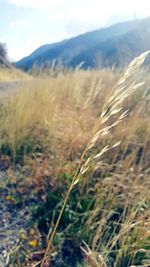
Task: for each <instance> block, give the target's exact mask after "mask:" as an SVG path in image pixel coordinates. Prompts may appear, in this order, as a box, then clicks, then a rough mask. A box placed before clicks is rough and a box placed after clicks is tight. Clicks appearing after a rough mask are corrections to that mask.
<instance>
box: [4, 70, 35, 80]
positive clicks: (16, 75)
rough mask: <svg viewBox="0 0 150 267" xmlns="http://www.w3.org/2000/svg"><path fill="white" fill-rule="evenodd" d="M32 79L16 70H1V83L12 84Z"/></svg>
mask: <svg viewBox="0 0 150 267" xmlns="http://www.w3.org/2000/svg"><path fill="white" fill-rule="evenodd" d="M29 79H31V77H30V76H29V75H28V74H26V73H24V72H23V71H20V70H17V69H15V68H12V69H8V68H0V82H11V81H20V80H29Z"/></svg>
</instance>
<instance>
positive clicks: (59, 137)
mask: <svg viewBox="0 0 150 267" xmlns="http://www.w3.org/2000/svg"><path fill="white" fill-rule="evenodd" d="M145 57H146V55H145V54H144V55H142V56H141V57H140V58H138V59H136V60H135V61H134V62H132V64H131V65H130V66H129V68H128V69H127V70H125V71H124V73H125V74H123V72H122V71H117V70H109V69H102V70H87V71H84V70H82V69H80V68H76V69H75V70H65V69H61V70H59V71H58V70H57V69H55V68H54V67H53V68H51V69H42V70H37V69H33V71H32V75H33V76H34V79H33V81H32V80H31V81H30V83H28V85H26V84H22V85H21V86H20V87H19V88H16V89H13V91H12V92H11V94H10V93H9V94H5V97H4V96H2V97H1V103H0V155H1V165H2V166H3V168H4V171H5V175H6V177H7V179H5V180H4V181H0V189H1V190H6V189H7V190H6V191H7V195H6V202H8V204H9V205H11V207H12V208H13V206H17V208H18V209H23V208H24V206H25V205H27V203H29V213H30V215H31V221H30V224H29V225H28V226H27V228H25V229H22V230H21V232H20V239H19V240H18V241H17V245H16V246H15V247H14V248H13V249H12V250H11V252H10V254H9V257H8V258H7V261H8V266H16V267H19V266H43V267H44V266H45V267H46V266H54V267H69V266H70V267H73V266H74V267H98V266H100V267H131V266H132V267H133V266H136V267H140V266H143V267H144V266H145V267H146V266H147V267H148V266H150V123H149V118H150V78H149V73H148V72H147V71H146V70H143V69H142V68H141V69H139V68H140V66H141V64H142V63H143V60H144V58H145ZM118 81H119V82H118ZM143 82H144V83H143ZM1 94H2V93H1ZM92 129H93V130H92ZM87 144H88V145H87ZM74 173H75V175H74ZM67 192H69V194H68V196H67ZM65 199H66V203H65V202H64V201H65ZM64 203H65V206H64V209H63V210H62V207H63V204H64ZM61 211H62V216H61V218H60V221H59V224H58V227H57V229H55V228H54V227H55V225H56V223H57V222H58V221H57V219H58V216H59V214H60V212H61ZM24 221H26V217H24ZM53 229H55V230H56V232H55V230H53ZM54 234H55V235H54ZM49 240H50V242H49ZM51 241H52V242H51ZM46 247H47V251H46V254H45V257H44V252H45V249H46ZM43 257H44V261H42V259H43Z"/></svg>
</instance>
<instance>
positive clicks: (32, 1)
mask: <svg viewBox="0 0 150 267" xmlns="http://www.w3.org/2000/svg"><path fill="white" fill-rule="evenodd" d="M8 2H9V3H11V4H14V5H16V6H20V7H27V8H39V9H53V8H55V7H57V6H59V5H60V4H62V3H63V2H64V0H55V1H50V0H8Z"/></svg>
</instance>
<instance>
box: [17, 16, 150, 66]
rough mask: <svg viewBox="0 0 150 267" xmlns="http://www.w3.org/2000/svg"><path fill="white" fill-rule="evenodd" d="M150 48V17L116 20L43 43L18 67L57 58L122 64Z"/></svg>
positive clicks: (69, 63)
mask: <svg viewBox="0 0 150 267" xmlns="http://www.w3.org/2000/svg"><path fill="white" fill-rule="evenodd" d="M149 49H150V17H148V18H146V19H140V20H133V21H127V22H122V23H118V24H115V25H113V26H110V27H107V28H102V29H99V30H95V31H91V32H87V33H85V34H82V35H79V36H77V37H73V38H71V39H67V40H64V41H61V42H58V43H53V44H47V45H43V46H41V47H39V48H38V49H37V50H35V51H34V52H33V53H32V54H31V55H29V56H28V57H25V58H23V59H21V60H20V61H18V62H16V66H17V67H18V68H22V69H25V70H28V69H30V68H31V67H32V66H33V65H34V64H36V65H38V66H41V65H44V64H45V63H46V62H49V63H51V62H52V61H53V60H56V62H57V64H60V63H61V64H62V65H64V66H66V67H76V66H77V65H78V64H80V63H81V62H84V63H83V65H82V66H83V68H88V67H92V68H93V67H112V66H115V67H122V66H125V65H126V64H128V63H129V61H131V60H132V59H133V58H134V57H135V56H138V55H139V54H140V53H142V52H144V51H145V50H149Z"/></svg>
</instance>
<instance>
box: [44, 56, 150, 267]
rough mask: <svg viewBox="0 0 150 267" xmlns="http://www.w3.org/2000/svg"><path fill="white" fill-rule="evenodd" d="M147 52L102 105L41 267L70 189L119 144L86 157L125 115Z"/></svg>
mask: <svg viewBox="0 0 150 267" xmlns="http://www.w3.org/2000/svg"><path fill="white" fill-rule="evenodd" d="M148 54H149V51H148V52H145V53H143V54H141V55H140V56H139V57H137V58H135V59H134V60H133V61H132V62H131V63H130V64H129V66H128V68H127V70H126V72H125V73H124V75H123V77H122V78H121V79H120V80H119V81H118V83H117V84H116V85H115V87H114V88H113V90H112V93H111V95H110V97H109V99H108V101H107V103H106V104H105V105H104V108H103V110H102V113H101V115H100V117H99V119H98V121H97V123H96V124H95V126H94V129H93V131H92V135H91V138H90V139H89V141H88V143H87V146H86V148H85V150H84V151H83V153H82V155H81V159H80V163H79V165H78V167H77V170H76V172H75V174H74V176H73V179H72V182H71V184H70V187H69V189H68V191H67V194H66V197H65V199H64V202H63V206H62V208H61V211H60V214H59V216H58V219H57V221H56V224H55V226H54V229H53V231H52V233H51V235H50V239H49V241H48V245H47V248H46V251H45V255H44V257H43V260H42V262H41V267H44V263H45V260H46V257H47V255H48V253H49V251H50V248H51V245H52V242H53V239H54V236H55V233H56V231H57V228H58V225H59V223H60V220H61V217H62V214H63V212H64V209H65V207H66V203H67V201H68V199H69V196H70V193H71V191H72V189H73V188H74V186H75V185H76V184H77V183H78V182H79V180H80V177H81V176H82V175H83V174H84V173H85V172H86V171H87V170H88V168H89V165H90V163H91V162H92V161H95V160H98V159H99V158H100V157H101V156H102V155H103V154H104V153H106V152H107V151H108V150H110V149H112V148H114V147H116V146H118V145H119V144H120V141H118V142H117V143H115V144H113V145H107V146H105V147H104V148H103V149H102V150H101V151H100V152H99V153H97V154H93V155H92V156H90V157H88V158H86V155H87V152H89V150H91V149H92V148H93V147H94V146H95V145H96V144H97V141H98V140H99V139H100V138H102V137H103V136H104V135H107V134H108V133H109V132H110V131H111V130H112V129H113V128H114V127H115V126H116V125H118V124H119V123H120V122H121V121H122V120H123V119H124V118H125V117H126V116H127V114H128V110H126V111H125V112H122V113H121V114H120V112H121V111H122V104H123V102H124V101H125V100H126V98H127V97H128V96H129V95H131V94H132V93H133V92H134V91H135V90H136V89H137V88H139V87H141V85H143V83H138V84H135V83H134V82H132V79H131V78H132V77H133V74H134V73H135V72H136V71H137V70H138V69H139V68H140V66H141V65H142V64H143V62H144V60H145V58H146V57H147V56H148ZM117 114H118V118H117V119H116V121H115V122H113V123H110V124H108V125H107V126H106V123H108V122H109V120H110V119H111V118H113V117H114V116H116V115H117Z"/></svg>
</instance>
